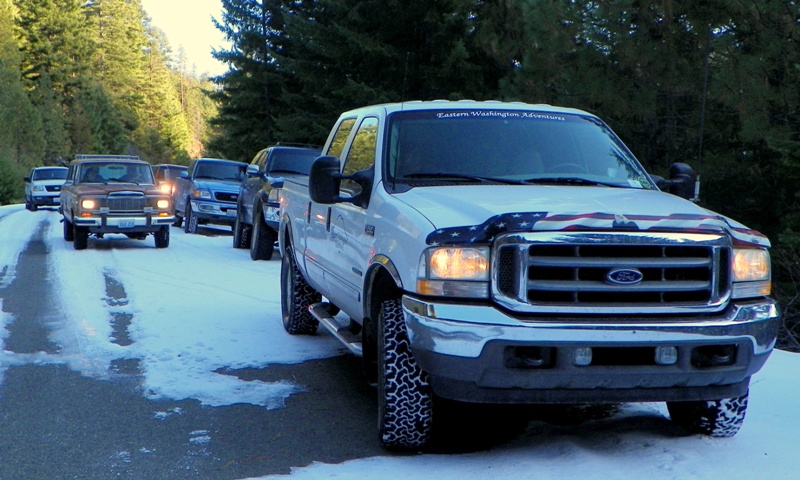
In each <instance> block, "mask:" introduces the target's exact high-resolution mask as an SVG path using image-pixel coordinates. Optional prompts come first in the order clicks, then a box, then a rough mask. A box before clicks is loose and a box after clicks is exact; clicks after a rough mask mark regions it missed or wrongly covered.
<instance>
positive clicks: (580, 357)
mask: <svg viewBox="0 0 800 480" xmlns="http://www.w3.org/2000/svg"><path fill="white" fill-rule="evenodd" d="M591 363H592V349H591V347H581V348H576V349H575V352H574V353H573V354H572V364H573V365H575V366H576V367H585V366H587V365H591Z"/></svg>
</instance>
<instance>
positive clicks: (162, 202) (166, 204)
mask: <svg viewBox="0 0 800 480" xmlns="http://www.w3.org/2000/svg"><path fill="white" fill-rule="evenodd" d="M156 207H158V208H160V209H161V210H166V209H168V208H169V200H167V199H165V198H162V199H161V200H158V201H157V202H156Z"/></svg>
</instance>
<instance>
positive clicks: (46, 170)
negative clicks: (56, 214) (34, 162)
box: [25, 167, 67, 212]
mask: <svg viewBox="0 0 800 480" xmlns="http://www.w3.org/2000/svg"><path fill="white" fill-rule="evenodd" d="M66 179H67V168H65V167H38V168H34V169H31V171H30V173H29V174H28V176H27V177H25V208H27V209H28V210H30V211H32V212H35V211H36V210H37V209H38V208H39V207H41V206H58V205H59V204H60V203H61V201H60V199H59V194H60V193H61V186H62V185H64V181H65V180H66Z"/></svg>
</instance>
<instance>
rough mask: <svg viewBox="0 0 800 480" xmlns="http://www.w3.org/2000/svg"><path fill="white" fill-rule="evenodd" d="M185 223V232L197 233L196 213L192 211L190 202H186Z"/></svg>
mask: <svg viewBox="0 0 800 480" xmlns="http://www.w3.org/2000/svg"><path fill="white" fill-rule="evenodd" d="M185 220H186V225H185V228H184V231H185V232H186V233H197V222H198V219H197V214H196V213H194V212H193V211H192V204H191V203H189V202H186V219H185Z"/></svg>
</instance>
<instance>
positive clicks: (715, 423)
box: [667, 392, 749, 438]
mask: <svg viewBox="0 0 800 480" xmlns="http://www.w3.org/2000/svg"><path fill="white" fill-rule="evenodd" d="M748 393H749V392H745V394H744V395H742V396H741V397H734V398H723V399H722V400H706V401H694V402H667V410H669V415H670V417H671V418H672V421H673V422H675V423H676V424H678V425H680V426H681V427H683V428H684V429H685V430H687V431H688V432H690V433H700V434H703V435H708V436H710V437H718V438H725V437H732V436H734V435H736V433H737V432H738V431H739V429H740V428H741V426H742V423H743V422H744V416H745V413H746V411H747V397H748Z"/></svg>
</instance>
